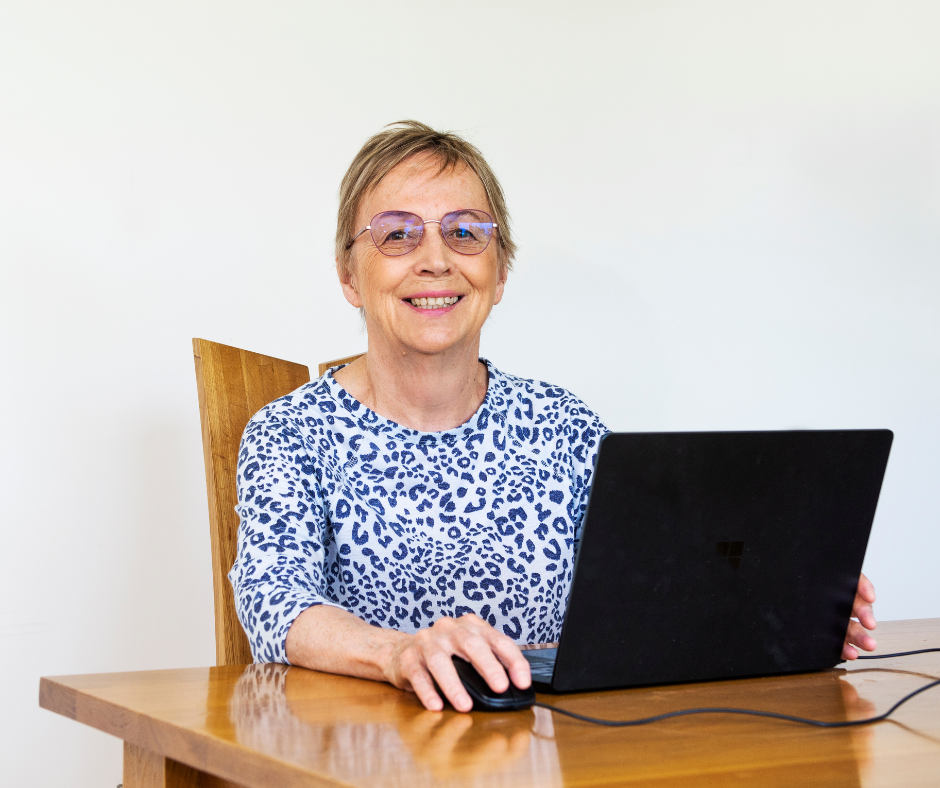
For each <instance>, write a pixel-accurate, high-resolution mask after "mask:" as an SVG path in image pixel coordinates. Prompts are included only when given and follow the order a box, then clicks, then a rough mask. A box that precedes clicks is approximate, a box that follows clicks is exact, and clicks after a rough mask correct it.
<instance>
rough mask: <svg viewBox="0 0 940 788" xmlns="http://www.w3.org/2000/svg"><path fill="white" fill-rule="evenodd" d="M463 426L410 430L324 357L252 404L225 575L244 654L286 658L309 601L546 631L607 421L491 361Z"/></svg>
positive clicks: (549, 637) (398, 622)
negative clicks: (317, 368) (479, 399)
mask: <svg viewBox="0 0 940 788" xmlns="http://www.w3.org/2000/svg"><path fill="white" fill-rule="evenodd" d="M486 364H487V367H488V369H489V385H488V388H487V392H486V397H485V398H484V400H483V403H482V404H481V405H480V408H479V410H477V412H476V413H475V414H474V415H473V416H472V417H471V419H470V420H469V421H468V422H467V423H466V424H463V425H462V426H460V427H457V428H455V429H452V430H445V431H444V432H418V431H416V430H411V429H408V428H406V427H402V426H401V425H399V424H396V423H395V422H392V421H389V420H388V419H385V418H383V417H382V416H379V415H378V414H377V413H375V412H373V411H371V410H369V409H368V408H366V407H365V406H364V405H362V404H361V403H360V402H358V401H357V400H355V399H353V398H352V396H350V395H349V394H348V393H347V392H346V391H345V390H344V389H343V388H342V386H340V385H339V383H337V382H336V379H335V378H334V377H333V375H332V373H333V371H335V369H339V368H338V367H337V368H335V369H334V370H330V371H328V372H327V373H326V374H325V375H323V377H321V378H319V379H317V380H314V381H312V382H310V383H308V384H306V385H304V386H301V387H300V388H299V389H297V390H296V391H294V392H293V393H291V394H288V395H287V396H285V397H281V398H280V399H278V400H275V401H274V402H272V403H271V404H270V405H268V406H267V407H265V408H263V409H262V410H260V411H259V412H258V413H257V414H256V415H255V416H254V417H253V418H252V419H251V421H250V422H249V423H248V426H247V427H246V428H245V434H244V436H243V437H242V443H241V451H240V454H239V458H238V477H237V481H238V506H237V507H236V511H237V512H238V514H239V516H240V517H241V525H240V527H239V540H238V541H239V544H238V557H237V559H236V561H235V565H234V566H233V567H232V571H231V572H230V573H229V579H230V580H231V582H232V585H233V587H234V589H235V600H236V607H237V609H238V616H239V618H240V619H241V622H242V626H244V628H245V631H246V633H247V634H248V639H249V641H250V642H251V649H252V654H253V655H254V658H255V661H257V662H287V653H286V649H285V645H284V642H285V639H286V637H287V631H288V629H289V628H290V625H291V624H292V623H293V621H294V619H295V618H296V617H297V616H298V615H299V614H300V613H301V612H302V611H303V610H305V609H306V608H308V607H310V606H311V605H316V604H330V605H334V606H336V607H340V608H342V609H344V610H348V611H350V612H351V613H353V614H355V615H357V616H359V618H361V619H363V620H364V621H366V622H368V623H370V624H373V625H375V626H380V627H389V628H394V629H398V630H401V631H403V632H416V631H417V630H419V629H423V628H425V627H428V626H430V625H431V624H432V623H434V621H435V620H437V619H438V618H440V617H442V616H453V617H457V616H461V615H463V614H464V613H468V612H474V613H476V614H477V615H479V616H480V617H481V618H483V619H485V620H486V621H489V623H490V624H492V625H493V626H494V627H496V629H497V630H498V631H500V632H504V633H505V634H506V635H508V636H509V637H511V638H512V639H513V640H514V641H515V642H517V643H538V642H551V641H556V640H558V637H559V635H560V633H561V624H562V619H563V617H564V612H565V608H566V606H567V602H568V590H569V587H570V584H571V575H572V569H573V563H574V554H575V548H576V546H577V543H578V538H579V536H580V529H581V520H582V515H583V514H584V509H585V507H586V505H587V496H588V491H589V489H590V485H591V478H592V475H593V470H594V461H595V457H596V454H597V449H598V445H599V441H600V438H601V436H602V435H603V434H604V433H605V432H606V431H607V429H606V427H604V425H603V424H602V423H601V422H600V420H599V419H598V418H597V416H595V415H594V414H593V413H592V412H591V411H590V410H589V409H588V408H587V406H585V405H584V403H582V402H581V401H580V400H578V399H577V398H576V397H574V396H573V395H571V394H570V393H568V392H567V391H565V390H564V389H561V388H558V387H557V386H552V385H549V384H548V383H540V382H536V381H532V380H524V379H522V378H517V377H513V376H512V375H506V374H503V373H502V372H499V371H498V370H497V369H495V368H494V367H493V365H492V364H490V363H489V362H488V361H487V362H486Z"/></svg>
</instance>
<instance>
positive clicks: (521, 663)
mask: <svg viewBox="0 0 940 788" xmlns="http://www.w3.org/2000/svg"><path fill="white" fill-rule="evenodd" d="M494 634H495V638H493V640H492V641H491V646H492V648H493V651H494V652H495V653H496V656H497V657H499V661H500V662H502V663H503V665H505V666H506V669H507V670H508V671H509V678H510V679H511V680H512V683H513V684H515V685H516V686H517V687H518V688H519V689H528V688H529V687H530V686H532V670H531V668H530V667H529V660H527V659H526V658H525V657H524V656H522V651H521V650H520V649H519V646H517V645H516V644H515V643H513V642H512V641H511V640H510V639H509V638H507V637H506V636H505V635H500V634H499V633H497V632H496V631H495V630H494Z"/></svg>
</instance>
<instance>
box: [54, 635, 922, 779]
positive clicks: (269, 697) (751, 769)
mask: <svg viewBox="0 0 940 788" xmlns="http://www.w3.org/2000/svg"><path fill="white" fill-rule="evenodd" d="M876 634H877V636H878V640H879V649H878V650H879V651H880V652H881V653H889V652H894V651H906V650H912V649H916V648H928V647H938V646H940V619H921V620H914V621H889V622H883V623H882V624H881V625H880V626H879V628H878V631H877V633H876ZM716 647H720V644H719V645H716ZM937 678H940V653H933V654H921V655H916V656H911V657H903V658H892V659H886V660H878V661H865V662H856V663H852V664H846V665H844V666H843V667H840V668H836V669H833V670H829V671H824V672H821V673H810V674H800V675H792V676H778V677H767V678H757V679H739V680H736V681H716V682H707V683H698V684H683V685H672V686H665V687H648V688H638V689H629V690H614V691H606V692H589V693H579V694H571V695H540V696H539V699H540V700H542V701H544V702H546V703H550V704H554V705H556V706H558V707H562V708H566V709H570V710H572V711H577V712H580V713H583V714H589V715H593V716H597V717H604V718H609V719H624V718H633V717H641V716H646V715H651V714H657V713H661V712H665V711H671V710H676V709H681V708H688V707H696V706H737V707H747V708H753V709H763V710H768V711H779V712H784V713H789V714H796V715H802V716H808V717H815V718H821V719H832V720H844V719H859V718H862V717H868V716H872V715H873V714H877V713H880V712H882V711H884V710H886V709H887V708H889V707H890V706H891V705H892V704H893V703H894V702H895V701H896V700H898V699H900V698H901V697H902V696H903V695H905V694H907V693H908V692H910V691H912V690H914V689H916V688H917V687H919V686H923V685H924V684H927V683H929V682H930V681H931V680H934V679H937ZM40 705H41V706H42V707H43V708H46V709H49V710H50V711H54V712H57V713H59V714H63V715H65V716H67V717H71V718H72V719H74V720H77V721H79V722H82V723H85V724H87V725H91V726H93V727H95V728H98V729H99V730H102V731H105V732H107V733H110V734H112V735H114V736H118V737H120V738H121V739H124V740H125V742H126V744H125V788H153V786H157V787H158V788H170V787H171V786H173V787H174V788H177V787H179V786H184V785H185V786H189V787H193V786H203V788H208V787H209V786H215V787H217V786H223V785H232V784H234V785H239V786H244V788H271V786H283V787H284V788H289V787H291V786H338V785H342V786H379V787H383V786H389V787H391V786H396V787H397V786H404V787H405V788H420V787H421V786H432V785H433V786H454V788H457V787H458V786H507V787H508V786H514V787H515V786H530V785H531V786H562V785H578V786H602V785H657V786H665V785H669V786H692V785H695V786H705V785H708V786H711V785H728V784H735V785H761V786H778V785H779V786H784V785H785V786H816V785H819V786H823V785H825V786H886V785H903V786H919V785H940V688H936V689H932V690H930V691H928V692H926V693H924V694H922V695H919V696H918V697H916V698H914V699H913V700H911V701H910V702H909V703H908V704H906V705H905V706H903V707H902V708H901V709H899V710H898V711H897V712H896V713H895V715H894V717H893V718H892V720H890V721H887V722H882V723H878V724H876V725H870V726H864V727H858V728H844V729H831V730H825V729H817V728H809V727H804V726H801V725H796V724H793V723H789V722H783V721H777V720H765V719H757V718H748V717H738V716H730V715H697V716H692V717H684V718H679V719H671V720H666V721H663V722H659V723H654V724H652V725H647V726H643V727H638V728H621V729H611V728H602V727H598V726H595V725H589V724H586V723H583V722H578V721H576V720H572V719H569V718H565V717H563V716H561V715H556V714H553V713H552V712H551V711H549V710H547V709H542V708H535V709H532V710H528V711H523V712H504V713H485V712H472V713H470V714H459V713H457V712H453V711H444V712H430V711H426V710H424V709H423V708H421V706H420V704H419V703H418V702H417V700H416V699H415V698H414V696H412V695H410V694H407V693H404V692H400V691H398V690H396V689H394V688H393V687H391V686H388V685H385V684H380V683H375V682H369V681H363V680H359V679H351V678H346V677H342V676H333V675H329V674H325V673H317V672H314V671H309V670H304V669H302V668H293V667H287V666H284V665H249V666H232V667H218V668H216V667H212V668H191V669H179V670H160V671H143V672H134V673H109V674H98V675H85V676H60V677H54V678H43V679H42V680H41V683H40Z"/></svg>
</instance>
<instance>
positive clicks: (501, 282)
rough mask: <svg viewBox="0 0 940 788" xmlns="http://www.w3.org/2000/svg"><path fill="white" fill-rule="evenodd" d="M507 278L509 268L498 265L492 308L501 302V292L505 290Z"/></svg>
mask: <svg viewBox="0 0 940 788" xmlns="http://www.w3.org/2000/svg"><path fill="white" fill-rule="evenodd" d="M508 277H509V266H508V265H500V267H499V279H498V280H497V281H496V292H495V293H494V294H493V306H496V305H497V304H498V303H499V302H500V301H502V300H503V290H505V289H506V279H507V278H508Z"/></svg>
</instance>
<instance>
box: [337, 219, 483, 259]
mask: <svg viewBox="0 0 940 788" xmlns="http://www.w3.org/2000/svg"><path fill="white" fill-rule="evenodd" d="M465 211H473V212H474V213H482V214H483V215H484V216H488V217H489V218H490V219H493V217H492V216H490V215H489V214H488V213H487V212H486V211H481V210H480V209H479V208H458V209H457V210H456V211H448V212H447V213H445V214H444V215H443V216H442V217H441V218H440V219H422V218H421V217H420V216H418V214H416V213H412V212H411V211H379V212H378V213H377V214H376V215H375V216H373V217H372V218H371V219H370V220H369V224H367V225H366V226H365V227H363V228H362V229H361V230H360V231H359V232H358V233H356V234H355V235H354V236H353V237H352V238H351V239H350V240H349V241H348V242H347V243H346V249H347V250H349V249H352V245H353V244H354V243H356V240H357V239H358V238H359V236H360V235H362V234H363V233H364V232H365V231H366V230H368V231H369V235H370V236H372V224H373V222H375V220H376V219H377V218H378V217H379V216H382V215H384V214H386V213H407V214H411V215H412V216H418V218H419V219H421V237H420V238H419V239H418V243H416V244H415V247H414V249H409V250H408V251H407V252H402V253H401V254H388V253H387V252H383V251H382V250H381V248H379V245H378V244H377V243H376V242H375V237H374V236H372V245H373V246H374V247H375V248H376V250H378V252H379V254H382V255H384V256H385V257H405V255H409V254H411V253H412V252H413V251H414V250H415V249H417V248H418V247H419V246H421V242H422V241H423V240H424V226H425V225H426V224H436V225H437V226H438V229H439V230H440V232H441V239H442V240H443V241H444V245H445V246H446V247H447V248H448V249H450V250H451V251H452V252H456V253H457V254H461V255H463V256H464V257H475V256H476V255H478V254H483V252H485V251H486V250H487V249H489V247H490V241H492V240H493V237H492V235H490V237H488V238H487V240H486V246H484V247H483V248H482V249H481V250H480V251H479V252H461V251H458V250H457V249H454V247H453V246H451V245H450V244H449V243H447V239H446V238H444V230H443V225H442V224H441V222H443V221H444V219H446V218H447V217H448V216H450V215H451V214H454V213H462V212H465ZM487 224H491V225H492V226H493V227H496V228H498V227H499V224H497V223H496V222H495V221H490V222H487Z"/></svg>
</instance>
